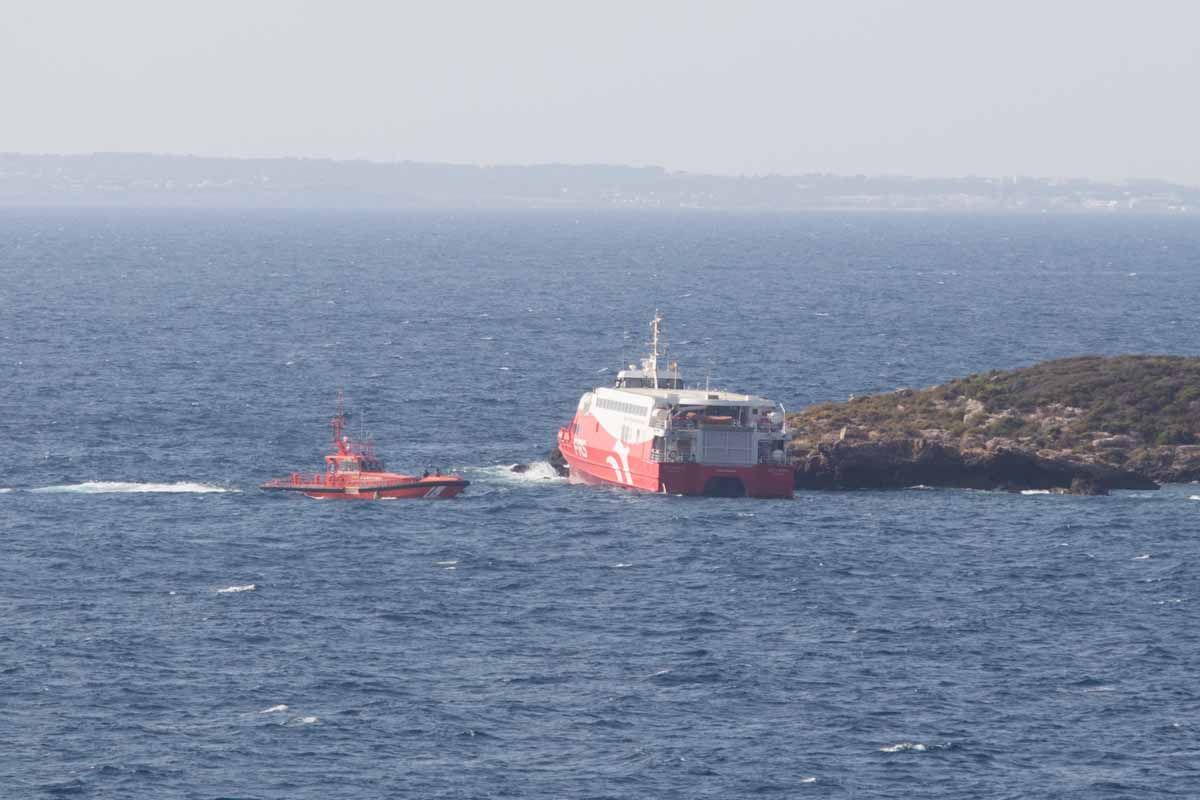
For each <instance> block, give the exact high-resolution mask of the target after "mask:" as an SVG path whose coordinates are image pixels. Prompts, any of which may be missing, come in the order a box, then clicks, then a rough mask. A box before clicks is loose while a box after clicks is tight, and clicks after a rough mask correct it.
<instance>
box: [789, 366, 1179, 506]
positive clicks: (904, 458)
mask: <svg viewBox="0 0 1200 800" xmlns="http://www.w3.org/2000/svg"><path fill="white" fill-rule="evenodd" d="M789 422H790V424H791V426H792V429H793V431H794V438H793V440H792V442H791V443H790V445H789V449H790V452H791V455H792V458H793V460H794V461H795V462H796V464H797V472H796V485H797V487H802V486H803V487H812V488H864V487H884V486H913V485H918V484H923V485H927V486H958V487H964V488H977V489H1050V490H1061V491H1075V492H1085V493H1103V492H1106V491H1108V490H1111V489H1140V488H1153V487H1154V486H1155V485H1156V482H1187V481H1194V480H1200V359H1196V358H1182V357H1174V356H1120V357H1115V358H1102V357H1082V358H1073V359H1063V360H1060V361H1049V362H1046V363H1044V364H1038V365H1036V366H1033V367H1028V368H1025V369H1020V370H1013V371H1010V372H991V373H987V374H984V375H972V376H969V377H967V378H962V379H959V380H955V381H951V382H950V383H947V384H944V385H942V386H935V387H932V388H929V389H923V390H920V391H915V390H912V389H898V390H896V391H895V392H890V393H888V394H882V395H871V396H868V397H859V398H851V399H850V400H849V401H847V402H845V403H826V404H823V405H818V406H813V407H811V408H808V409H805V410H804V411H801V412H799V413H797V414H793V415H791V416H790V417H789Z"/></svg>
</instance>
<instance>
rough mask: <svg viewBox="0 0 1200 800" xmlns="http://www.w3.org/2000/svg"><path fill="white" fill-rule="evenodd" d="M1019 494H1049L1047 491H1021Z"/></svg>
mask: <svg viewBox="0 0 1200 800" xmlns="http://www.w3.org/2000/svg"><path fill="white" fill-rule="evenodd" d="M1021 494H1050V490H1049V489H1022V490H1021Z"/></svg>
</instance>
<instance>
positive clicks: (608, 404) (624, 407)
mask: <svg viewBox="0 0 1200 800" xmlns="http://www.w3.org/2000/svg"><path fill="white" fill-rule="evenodd" d="M596 405H598V406H600V407H601V408H606V409H608V410H609V411H617V412H619V413H621V414H636V415H637V416H639V417H642V416H645V414H646V409H645V407H644V406H639V405H638V404H637V403H622V402H620V401H619V400H608V399H607V398H603V397H602V398H600V399H599V400H598V401H596Z"/></svg>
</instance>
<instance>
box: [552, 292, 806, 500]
mask: <svg viewBox="0 0 1200 800" xmlns="http://www.w3.org/2000/svg"><path fill="white" fill-rule="evenodd" d="M661 325H662V317H660V316H659V315H658V314H657V313H656V314H655V316H654V319H653V320H652V321H651V323H650V331H651V342H650V355H649V357H647V358H645V359H643V360H642V363H641V367H640V368H638V367H637V366H635V365H630V367H629V369H624V370H621V371H620V372H618V373H617V381H616V385H615V386H611V387H609V386H601V387H597V388H596V389H593V390H592V391H590V392H587V393H586V394H584V395H583V397H582V398H580V400H579V406H578V409H577V410H576V412H575V418H574V419H573V420H572V421H571V424H570V425H568V426H566V427H565V428H560V429H559V431H558V447H559V450H561V451H562V454H563V458H564V459H565V460H566V462H567V466H568V467H569V468H570V480H571V482H572V483H587V484H611V485H614V486H621V487H625V488H629V489H640V490H642V491H647V492H662V493H665V494H684V495H713V496H719V497H791V496H792V494H793V488H794V481H795V476H794V470H793V468H792V467H791V466H790V465H789V464H788V463H787V457H786V455H785V447H784V445H785V442H786V437H787V427H786V422H785V421H784V413H783V408H782V407H781V406H778V405H777V404H776V403H774V402H772V401H771V400H767V399H766V398H763V397H756V396H754V395H749V394H736V393H734V392H726V391H714V390H710V389H707V388H685V387H684V385H683V380H682V379H681V378H680V375H679V367H678V365H677V364H675V363H673V362H672V363H670V364H669V365H668V366H667V368H666V369H664V370H660V369H659V366H658V364H659V359H660V358H661V357H662V356H663V353H662V352H661V351H660V340H659V339H660V334H661Z"/></svg>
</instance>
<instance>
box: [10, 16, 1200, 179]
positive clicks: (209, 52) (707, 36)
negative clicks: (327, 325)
mask: <svg viewBox="0 0 1200 800" xmlns="http://www.w3.org/2000/svg"><path fill="white" fill-rule="evenodd" d="M1198 31H1200V3H1192V2H1185V1H1184V0H1143V2H1139V3H1131V2H1111V1H1110V0H1104V1H1103V2H1083V1H1082V0H1057V1H1056V2H1047V1H1046V0H1043V2H1031V1H1030V0H1010V1H1009V2H1004V3H996V2H987V3H984V2H969V1H968V0H962V1H961V2H947V1H946V0H925V1H922V0H913V1H912V2H900V0H862V1H861V2H845V3H829V2H819V3H817V2H791V3H789V2H754V1H753V0H743V2H737V3H732V2H721V3H715V2H714V3H708V2H681V1H678V0H659V1H657V2H655V1H654V0H644V2H626V1H625V0H610V1H608V2H603V3H600V2H592V3H575V2H568V1H567V0H563V2H528V1H526V0H509V2H504V3H482V2H481V3H470V2H440V3H399V2H397V3H388V2H365V1H363V0H343V1H342V2H300V1H299V0H296V1H295V2H285V0H255V2H230V0H208V2H204V3H178V4H177V3H164V2H151V1H150V0H109V1H108V2H105V3H88V2H64V1H63V0H41V1H40V2H26V3H22V4H18V5H15V6H14V7H8V8H6V11H5V16H4V21H3V22H2V23H0V88H2V89H3V94H2V96H3V98H4V106H3V112H2V113H3V116H4V122H3V125H0V151H6V152H25V153H77V152H92V151H128V152H159V153H191V154H195V155H207V156H311V157H330V158H366V159H372V160H380V161H402V160H411V161H440V162H456V163H482V164H497V163H545V162H565V163H609V164H655V165H661V166H664V167H667V168H668V169H673V170H686V171H690V172H711V173H720V174H764V173H805V172H833V173H843V174H856V173H864V174H905V175H916V176H934V175H967V174H976V175H1037V176H1050V175H1061V176H1081V177H1092V178H1100V179H1109V178H1134V177H1152V178H1165V179H1168V180H1174V181H1179V182H1183V183H1190V184H1195V185H1200V156H1198V155H1197V152H1196V142H1197V140H1198V138H1200V137H1198V134H1200V103H1198V102H1197V99H1196V97H1197V95H1198V94H1200V57H1198V54H1197V53H1198V50H1200V45H1198V41H1200V34H1198Z"/></svg>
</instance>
